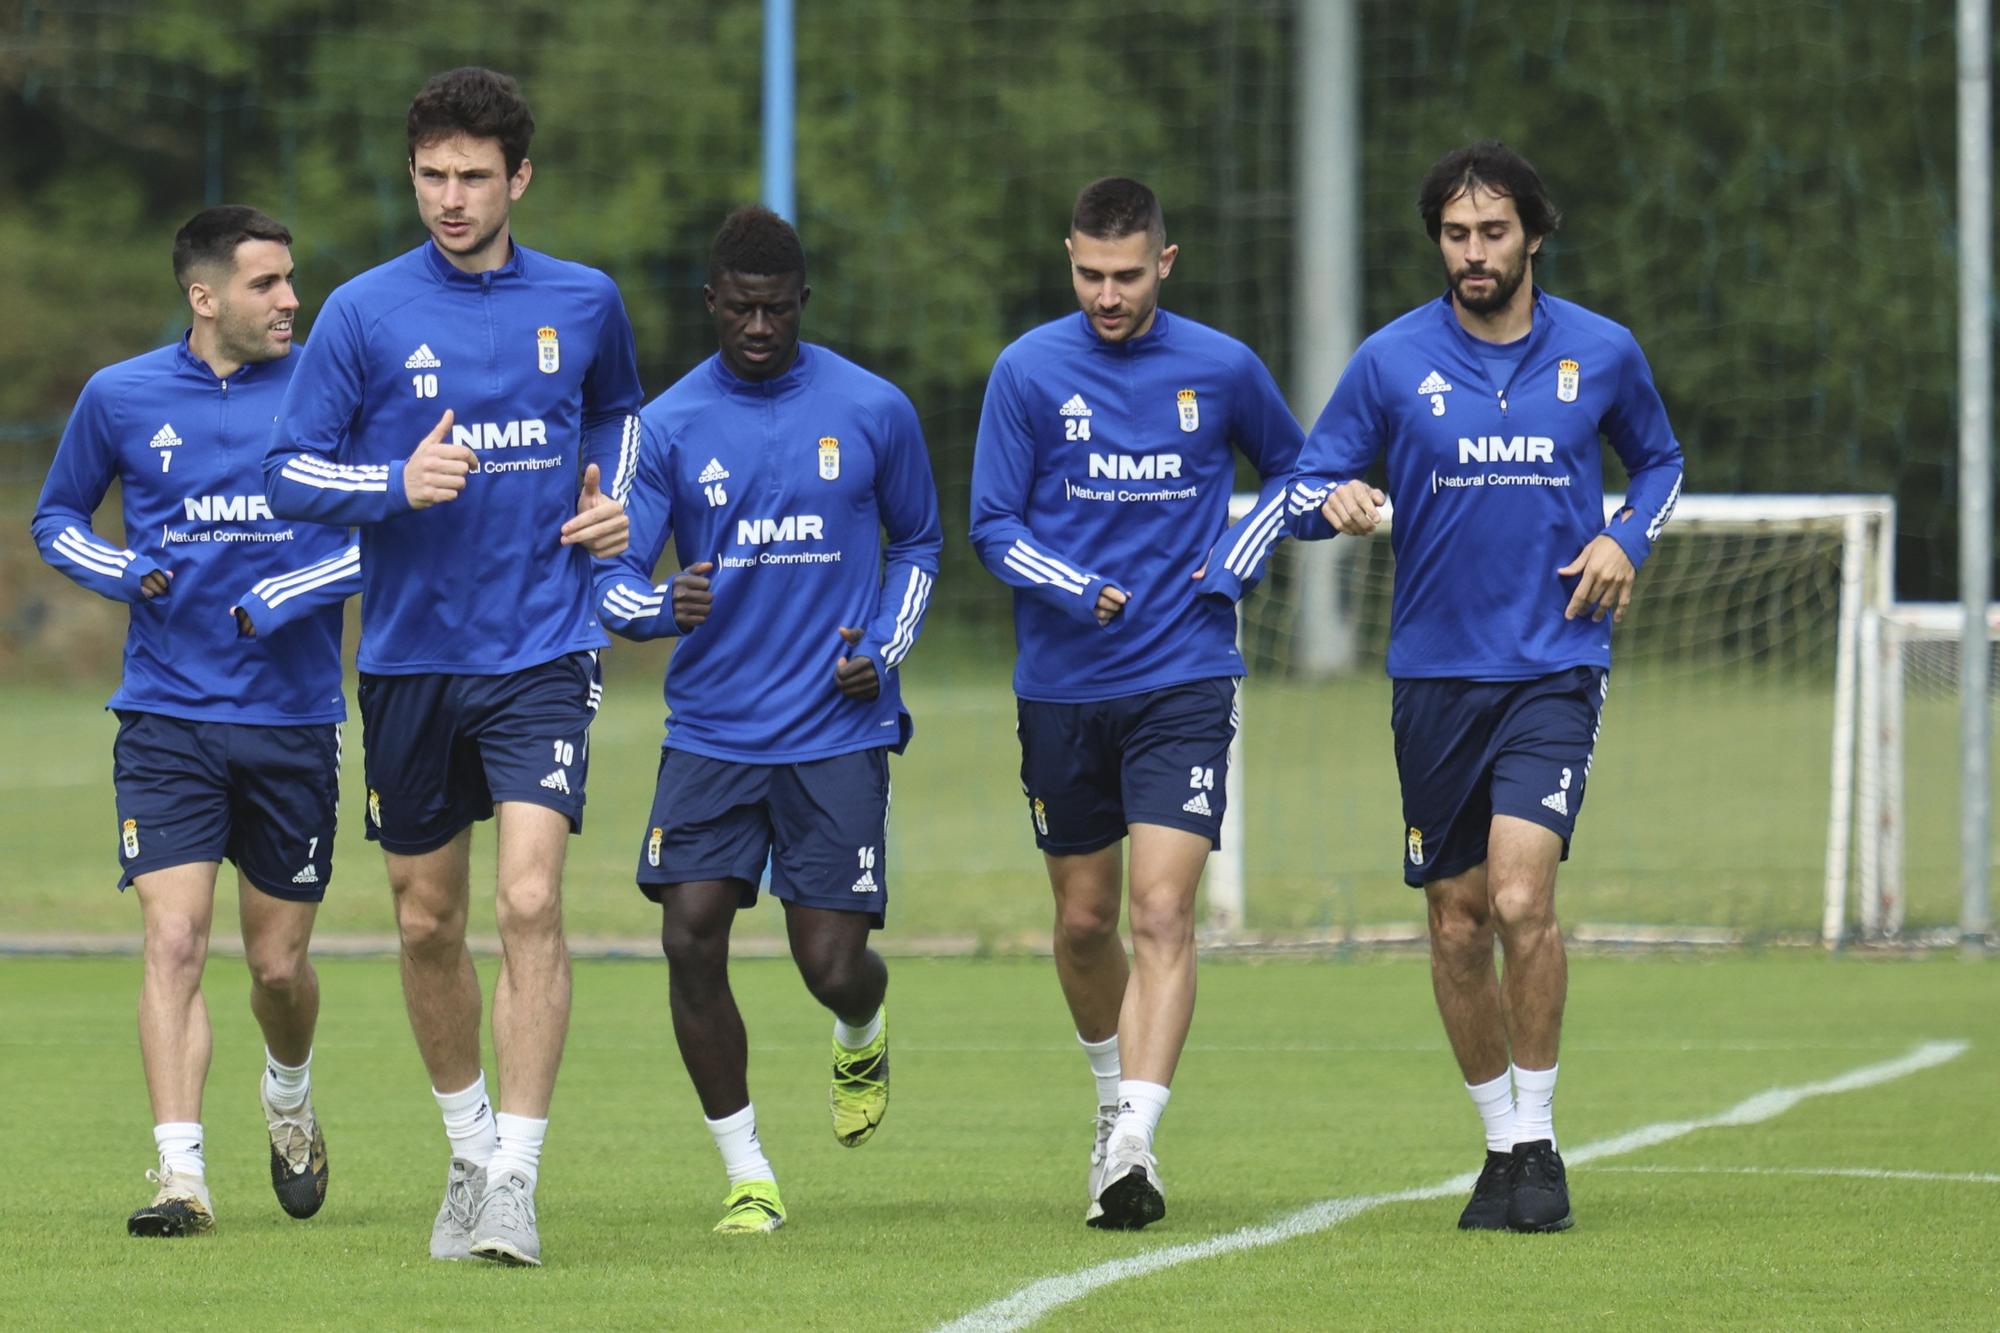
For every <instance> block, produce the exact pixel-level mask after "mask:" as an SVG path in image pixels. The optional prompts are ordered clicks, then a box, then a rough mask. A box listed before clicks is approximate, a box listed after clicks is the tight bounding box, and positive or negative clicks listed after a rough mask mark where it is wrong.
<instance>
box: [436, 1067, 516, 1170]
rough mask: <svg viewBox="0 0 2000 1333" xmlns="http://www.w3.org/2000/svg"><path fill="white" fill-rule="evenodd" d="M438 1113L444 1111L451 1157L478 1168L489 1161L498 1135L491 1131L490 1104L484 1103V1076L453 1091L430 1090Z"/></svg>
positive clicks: (491, 1116) (491, 1110)
mask: <svg viewBox="0 0 2000 1333" xmlns="http://www.w3.org/2000/svg"><path fill="white" fill-rule="evenodd" d="M431 1096H433V1097H435V1098H437V1104H438V1110H440V1111H442V1112H444V1133H445V1137H446V1138H448V1139H450V1140H451V1155H452V1156H453V1157H463V1158H464V1159H465V1160H466V1161H468V1162H472V1163H474V1164H475V1165H478V1166H485V1165H486V1164H487V1163H489V1162H491V1161H492V1160H493V1149H494V1148H495V1147H496V1146H497V1145H498V1143H499V1135H498V1134H497V1133H496V1132H495V1131H494V1128H493V1104H492V1103H491V1102H489V1101H487V1100H486V1075H485V1074H484V1073H482V1074H480V1076H479V1077H478V1078H476V1079H474V1080H473V1082H472V1084H471V1086H469V1087H466V1088H462V1089H460V1090H459V1091H457V1092H439V1091H438V1090H437V1089H436V1088H432V1089H431Z"/></svg>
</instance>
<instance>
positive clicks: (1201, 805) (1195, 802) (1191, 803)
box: [1181, 791, 1215, 815]
mask: <svg viewBox="0 0 2000 1333" xmlns="http://www.w3.org/2000/svg"><path fill="white" fill-rule="evenodd" d="M1181 809H1182V810H1185V811H1186V812H1187V813H1188V814H1191V815H1212V814H1214V813H1215V811H1213V810H1211V809H1210V808H1209V805H1208V793H1207V792H1205V791H1198V792H1196V793H1195V794H1194V795H1193V796H1191V797H1189V798H1188V801H1187V804H1185V805H1183V806H1182V807H1181Z"/></svg>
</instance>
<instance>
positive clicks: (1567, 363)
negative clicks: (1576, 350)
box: [1556, 357, 1583, 403]
mask: <svg viewBox="0 0 2000 1333" xmlns="http://www.w3.org/2000/svg"><path fill="white" fill-rule="evenodd" d="M1582 380H1583V367H1582V366H1580V365H1578V364H1577V363H1576V362H1574V361H1571V360H1569V359H1568V358H1567V357H1565V358H1564V359H1563V360H1561V361H1558V362H1556V399H1557V401H1558V402H1564V403H1573V402H1575V401H1576V393H1577V389H1578V388H1579V387H1581V384H1582Z"/></svg>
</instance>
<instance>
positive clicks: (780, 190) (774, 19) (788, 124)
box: [764, 0, 797, 222]
mask: <svg viewBox="0 0 2000 1333" xmlns="http://www.w3.org/2000/svg"><path fill="white" fill-rule="evenodd" d="M793 83H794V75H793V72H792V0H764V206H765V207H766V208H768V209H770V210H771V211H772V212H773V213H776V214H777V215H778V216H779V217H781V218H784V219H785V220H786V221H788V222H789V221H792V220H794V219H795V218H796V216H797V209H796V202H795V199H794V197H793V181H792V120H793V117H794V115H795V114H796V113H795V112H794V110H793V105H792V92H793Z"/></svg>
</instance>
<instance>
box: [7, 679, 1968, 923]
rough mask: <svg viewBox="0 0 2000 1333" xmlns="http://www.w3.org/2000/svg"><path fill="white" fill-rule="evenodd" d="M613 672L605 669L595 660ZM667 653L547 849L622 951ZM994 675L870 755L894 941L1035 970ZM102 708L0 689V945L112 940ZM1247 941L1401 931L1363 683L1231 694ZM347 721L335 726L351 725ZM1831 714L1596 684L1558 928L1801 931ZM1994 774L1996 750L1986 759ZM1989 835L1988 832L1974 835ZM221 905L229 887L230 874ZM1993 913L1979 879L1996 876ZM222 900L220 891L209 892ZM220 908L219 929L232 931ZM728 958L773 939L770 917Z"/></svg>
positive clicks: (1947, 733) (627, 694)
mask: <svg viewBox="0 0 2000 1333" xmlns="http://www.w3.org/2000/svg"><path fill="white" fill-rule="evenodd" d="M618 654H624V656H618ZM663 657H664V654H662V653H660V652H659V651H657V650H656V648H655V647H653V646H650V645H647V646H637V645H630V646H628V645H623V644H621V645H618V646H617V648H616V649H614V665H616V666H617V667H618V669H617V670H615V671H613V673H612V678H611V680H610V682H609V684H608V685H607V688H606V691H605V703H604V707H603V710H602V712H601V713H600V714H599V717H598V720H597V722H596V724H595V726H594V727H593V728H592V731H591V746H590V749H591V771H590V786H589V806H588V808H587V809H586V812H585V828H584V833H583V836H582V837H580V838H574V839H572V840H571V842H570V849H569V869H568V873H567V875H566V877H565V881H566V888H565V894H564V899H565V909H566V912H567V916H568V921H569V925H570V930H571V932H572V934H573V935H576V936H578V937H598V938H617V939H635V938H637V939H644V938H646V937H650V936H652V935H654V934H655V933H656V932H657V928H658V927H657V914H656V909H654V908H652V907H651V906H650V905H649V904H647V903H646V902H645V900H644V899H643V898H642V897H641V896H640V895H639V893H638V892H637V890H636V889H634V888H633V886H632V875H633V870H634V868H635V866H636V865H637V862H638V857H639V853H640V849H641V847H642V845H643V842H644V838H645V832H646V818H647V813H648V810H649V808H650V806H651V802H652V793H653V779H654V776H655V772H656V770H657V768H658V765H659V744H660V735H661V730H662V725H661V724H662V715H663V714H664V712H665V706H664V704H663V703H662V702H661V700H660V695H659V675H658V672H659V668H660V665H661V662H662V660H663ZM1007 660H1008V659H1007V658H1006V657H1005V656H1004V655H997V656H995V657H993V658H990V659H987V660H985V661H983V662H982V661H981V660H979V659H976V658H974V657H973V656H971V655H970V654H969V653H968V652H966V651H963V650H961V651H959V652H956V653H952V652H944V653H939V654H937V655H935V660H933V661H927V662H922V663H918V664H916V665H915V666H913V667H912V669H911V675H910V676H909V678H908V680H907V687H906V688H907V692H908V698H909V703H910V707H911V710H912V712H913V713H914V714H915V716H916V720H917V735H916V739H915V741H914V742H913V743H912V745H911V747H910V751H909V753H908V754H907V755H904V756H902V757H900V758H897V759H895V760H892V762H891V773H892V777H893V781H894V784H895V802H894V811H893V814H892V816H891V822H890V840H889V875H890V886H889V893H890V901H889V931H888V936H887V939H888V942H889V943H890V944H891V945H892V946H896V945H899V944H905V943H910V942H921V941H937V940H944V941H951V942H953V944H954V946H955V947H959V948H975V949H998V950H1018V949H1020V948H1022V947H1024V946H1035V945H1040V946H1042V947H1046V941H1047V938H1048V928H1049V915H1050V913H1049V907H1048V886H1047V881H1046V878H1045V875H1044V872H1043V868H1042V861H1041V857H1040V855H1039V854H1038V853H1037V852H1036V851H1035V848H1034V843H1033V840H1032V837H1031V833H1030V830H1029V826H1028V818H1027V813H1026V809H1025V805H1024V803H1023V802H1022V800H1021V796H1020V785H1019V781H1018V771H1019V766H1020V756H1019V751H1018V748H1017V746H1016V743H1015V739H1014V700H1013V695H1012V694H1011V693H1010V692H1009V689H1008V686H1007V680H1006V675H1005V668H1006V664H1007ZM109 689H110V686H109V685H89V684H80V685H76V686H71V687H61V688H49V687H39V688H31V687H20V686H16V687H10V688H9V689H8V690H7V692H6V693H7V704H8V706H7V707H6V708H4V709H0V847H4V848H5V849H6V854H7V858H8V862H9V870H10V872H11V873H9V874H7V875H6V876H5V877H4V878H0V931H6V932H10V933H29V934H34V933H49V932H79V933H83V934H101V933H106V932H134V931H136V930H137V929H138V925H139V914H138V910H137V906H136V904H134V903H132V902H130V901H127V900H125V899H123V898H121V896H120V895H118V894H116V893H114V892H112V891H111V885H112V884H113V883H115V881H116V879H117V861H116V850H117V825H116V819H115V817H114V814H113V804H112V795H111V742H112V738H113V736H114V735H115V733H116V731H117V722H116V719H115V718H113V717H111V716H110V715H109V714H107V713H105V712H104V711H103V700H104V697H105V695H106V694H107V693H109ZM1244 703H1245V723H1244V725H1245V736H1246V753H1247V756H1248V757H1247V759H1246V761H1245V765H1244V768H1245V774H1244V777H1245V783H1246V787H1245V791H1246V795H1245V798H1244V800H1243V802H1242V807H1243V811H1244V818H1245V830H1246V831H1245V836H1244V839H1243V843H1244V848H1245V856H1246V878H1247V883H1248V888H1247V895H1246V896H1247V923H1248V926H1249V928H1250V929H1251V930H1252V931H1253V932H1257V933H1265V934H1298V933H1319V934H1324V933H1327V932H1330V931H1336V930H1341V929H1346V928H1354V927H1390V928H1398V929H1401V930H1405V931H1419V930H1421V927H1422V901H1421V899H1420V898H1419V896H1418V895H1416V894H1415V893H1413V892H1411V891H1410V890H1409V889H1407V888H1405V887H1404V886H1403V883H1402V877H1401V860H1400V858H1401V855H1402V840H1403V825H1402V822H1401V819H1400V815H1399V801H1398V795H1397V789H1396V780H1395V759H1394V755H1393V753H1392V750H1391V744H1390V736H1389V724H1388V715H1389V706H1388V682H1387V681H1386V680H1382V679H1380V678H1378V677H1375V676H1373V675H1372V674H1371V675H1368V676H1366V677H1365V678H1364V677H1357V678H1350V679H1346V680H1339V681H1333V682H1328V683H1325V684H1318V685H1303V684H1298V683H1293V682H1287V681H1282V680H1275V679H1261V678H1257V677H1253V678H1252V679H1251V681H1250V682H1249V684H1248V685H1247V686H1246V688H1245V699H1244ZM351 711H352V710H350V712H351ZM1831 716H1832V709H1831V704H1830V703H1829V702H1828V700H1827V699H1826V698H1825V697H1824V695H1823V694H1820V693H1816V692H1814V691H1811V690H1805V691H1801V690H1799V689H1798V688H1796V686H1795V685H1791V684H1788V683H1787V682H1785V681H1782V680H1770V679H1766V680H1762V681H1758V680H1754V679H1743V680H1737V681H1734V682H1728V683H1714V682H1707V681H1703V682H1696V683H1692V684H1691V683H1689V682H1686V681H1675V680H1672V679H1667V678H1656V679H1652V680H1648V679H1645V678H1643V677H1639V676H1636V675H1635V676H1634V677H1633V678H1627V677H1624V676H1620V677H1617V678H1615V679H1614V682H1613V686H1612V691H1611V699H1610V703H1609V705H1608V707H1607V711H1606V714H1605V722H1604V731H1603V734H1602V737H1601V739H1600V742H1599V747H1598V754H1597V761H1596V763H1595V764H1594V766H1593V768H1592V770H1591V776H1590V783H1589V788H1588V792H1587V798H1586V804H1585V808H1584V811H1583V815H1582V819H1581V822H1580V824H1579V832H1578V836H1577V841H1576V846H1575V848H1574V856H1573V859H1572V860H1571V862H1570V864H1569V865H1568V866H1567V867H1566V868H1565V869H1564V872H1563V876H1562V885H1561V889H1560V893H1559V897H1558V907H1559V909H1560V911H1561V914H1562V917H1563V920H1564V922H1565V923H1566V924H1569V925H1576V924H1579V923H1591V922H1595V923H1618V924H1626V923H1636V924H1644V925H1668V926H1673V925H1678V926H1720V927H1730V928H1734V929H1736V930H1738V931H1740V932H1742V934H1743V935H1744V936H1745V937H1747V938H1750V939H1764V938H1769V937H1772V936H1776V935H1780V934H1803V935H1805V936H1806V937H1808V938H1815V937H1817V934H1818V929H1819V921H1820V913H1821V901H1822V888H1821V885H1822V871H1823V866H1824V852H1825V845H1826V819H1827V799H1828V798H1827V785H1826V773H1827V768H1828V745H1829V740H1828V738H1829V735H1830V725H1831ZM360 732H361V727H360V724H359V722H358V721H350V722H349V723H348V727H347V746H346V769H345V772H344V774H343V780H342V793H343V803H342V811H341V815H342V819H341V831H340V835H339V842H338V846H337V847H336V850H335V858H334V878H333V883H332V887H331V889H330V890H329V893H328V896H327V901H326V905H325V907H324V908H323V909H322V911H321V914H320V924H319V929H320V931H321V932H322V933H330V932H337V933H360V934H375V935H384V934H389V933H392V932H393V931H394V929H395V925H394V920H393V918H392V916H391V913H390V907H389V894H388V886H387V881H386V878H385V876H384V873H383V869H382V858H381V856H380V854H379V853H378V852H377V851H376V849H375V848H374V847H373V846H372V845H370V844H369V843H368V842H366V841H365V840H364V838H363V836H362V829H363V809H364V801H365V798H366V787H365V785H364V783H363V781H362V766H361V764H362V759H361V750H362V746H361V743H360ZM1954 734H1955V733H1954V731H1953V729H1952V717H1951V710H1950V705H1949V701H1944V702H1942V703H1941V702H1939V701H1935V700H1934V701H1930V702H1929V703H1926V704H1923V705H1922V706H1919V705H1918V704H1916V703H1913V704H1912V706H1911V709H1910V715H1909V742H1908V753H1909V757H1910V764H1909V769H1910V773H1911V779H1912V780H1911V789H1910V793H1909V805H1908V812H1907V813H1908V829H1907V836H1906V840H1905V842H1906V847H1907V866H1906V875H1907V883H1908V901H1909V916H1908V920H1909V923H1910V925H1911V926H1912V927H1920V926H1927V925H1928V926H1936V925H1944V924H1947V923H1950V922H1953V921H1955V920H1956V919H1957V916H1958V887H1957V869H1956V865H1957V861H1956V858H1957V847H1958V841H1957V825H1956V823H1955V818H1956V810H1957V806H1956V803H1955V788H1953V789H1951V790H1946V788H1949V787H1950V786H1951V784H1950V783H1949V782H1947V781H1945V780H1944V779H1943V778H1941V777H1940V776H1939V775H1940V774H1948V773H1949V772H1950V771H1951V766H1952V763H1953V756H1954V755H1955V753H1956V751H1955V748H1954V746H1955V744H1956V742H1955V740H1954V739H1953V737H1954ZM1996 764H2000V748H1996ZM1997 822H2000V821H1997ZM474 840H475V846H474V866H475V882H476V883H477V884H479V885H480V886H481V887H480V888H479V890H478V891H476V892H475V893H474V894H473V903H472V906H473V919H472V928H473V930H474V931H475V932H478V933H482V934H486V935H490V934H491V933H492V931H493V924H492V921H493V918H492V888H491V886H492V878H491V869H490V867H491V864H492V862H491V857H492V847H493V842H492V836H491V831H490V826H482V827H481V828H480V829H479V830H478V831H476V832H475V834H474ZM228 882H230V883H233V877H230V878H229V880H228ZM1995 887H1996V891H2000V871H1996V886H1995ZM229 891H230V892H233V890H229ZM233 916H234V913H233V912H232V911H229V910H226V909H225V910H221V911H219V912H218V917H219V918H220V919H221V920H223V921H225V922H226V921H229V920H231V918H233ZM739 933H740V934H741V935H743V936H745V937H761V938H762V939H764V940H767V941H776V940H778V939H779V938H780V937H781V936H782V926H781V924H780V921H779V918H778V915H777V914H776V913H773V912H764V913H757V914H754V915H752V916H751V917H748V918H746V919H745V920H744V921H743V922H742V923H741V925H740V926H739Z"/></svg>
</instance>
